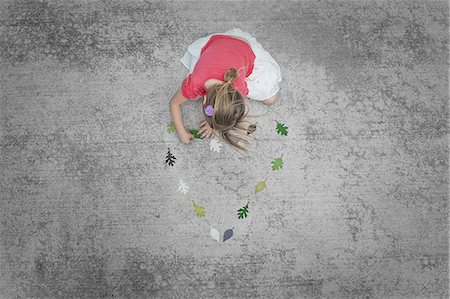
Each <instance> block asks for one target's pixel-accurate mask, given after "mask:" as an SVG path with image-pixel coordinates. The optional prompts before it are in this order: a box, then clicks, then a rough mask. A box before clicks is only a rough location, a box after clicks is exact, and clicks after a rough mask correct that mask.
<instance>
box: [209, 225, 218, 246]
mask: <svg viewBox="0 0 450 299" xmlns="http://www.w3.org/2000/svg"><path fill="white" fill-rule="evenodd" d="M209 234H210V236H211V237H212V238H213V239H214V240H216V241H217V242H219V240H220V233H219V231H218V230H217V229H215V228H214V227H211V230H210V231H209Z"/></svg>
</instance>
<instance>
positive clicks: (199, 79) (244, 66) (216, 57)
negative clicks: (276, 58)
mask: <svg viewBox="0 0 450 299" xmlns="http://www.w3.org/2000/svg"><path fill="white" fill-rule="evenodd" d="M255 58H256V56H255V53H253V51H252V48H251V47H250V45H249V44H247V43H246V42H245V41H243V40H240V39H237V38H234V37H232V36H229V35H223V34H216V35H213V36H212V37H211V38H210V39H209V41H208V42H207V43H206V44H205V45H204V46H203V48H202V50H201V52H200V57H199V59H198V61H197V64H196V65H195V67H194V70H193V72H192V74H189V76H187V77H186V78H185V79H184V80H183V82H182V84H181V94H182V95H183V96H184V97H185V98H187V99H191V100H195V99H196V98H197V97H198V96H203V95H205V94H206V88H205V82H206V80H208V79H209V78H214V79H218V80H221V81H224V80H225V78H224V75H225V73H226V71H227V70H229V69H230V68H232V67H234V68H236V70H238V73H239V74H238V77H237V78H236V79H235V80H234V81H233V82H231V86H232V87H234V88H236V89H237V90H238V91H239V92H240V93H241V94H242V95H243V96H244V97H247V95H248V88H247V82H245V78H246V77H248V76H250V74H251V73H252V71H253V67H254V61H255Z"/></svg>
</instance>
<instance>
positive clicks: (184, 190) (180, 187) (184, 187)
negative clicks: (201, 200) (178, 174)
mask: <svg viewBox="0 0 450 299" xmlns="http://www.w3.org/2000/svg"><path fill="white" fill-rule="evenodd" d="M178 191H180V192H181V194H184V195H186V194H187V193H188V192H189V186H188V185H187V184H186V183H185V182H183V181H182V180H181V178H180V182H179V183H178Z"/></svg>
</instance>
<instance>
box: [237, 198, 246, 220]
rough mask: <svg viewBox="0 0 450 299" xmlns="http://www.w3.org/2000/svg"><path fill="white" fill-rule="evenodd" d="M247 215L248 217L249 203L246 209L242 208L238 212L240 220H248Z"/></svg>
mask: <svg viewBox="0 0 450 299" xmlns="http://www.w3.org/2000/svg"><path fill="white" fill-rule="evenodd" d="M247 215H248V202H247V205H246V206H245V207H242V208H240V209H239V210H238V218H239V219H242V218H247Z"/></svg>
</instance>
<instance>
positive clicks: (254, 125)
mask: <svg viewBox="0 0 450 299" xmlns="http://www.w3.org/2000/svg"><path fill="white" fill-rule="evenodd" d="M256 124H257V123H255V124H252V125H250V126H248V128H247V135H249V134H252V133H254V132H255V131H256Z"/></svg>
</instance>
